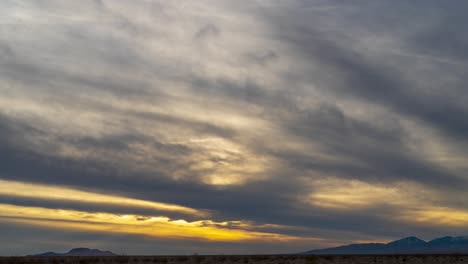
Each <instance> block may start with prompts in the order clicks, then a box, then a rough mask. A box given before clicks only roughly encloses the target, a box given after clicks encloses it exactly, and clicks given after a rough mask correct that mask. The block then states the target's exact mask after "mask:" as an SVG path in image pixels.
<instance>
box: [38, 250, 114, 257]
mask: <svg viewBox="0 0 468 264" xmlns="http://www.w3.org/2000/svg"><path fill="white" fill-rule="evenodd" d="M33 256H36V257H59V256H64V257H77V256H116V254H114V253H112V252H110V251H101V250H99V249H90V248H74V249H72V250H70V251H68V252H67V253H55V252H46V253H41V254H37V255H33Z"/></svg>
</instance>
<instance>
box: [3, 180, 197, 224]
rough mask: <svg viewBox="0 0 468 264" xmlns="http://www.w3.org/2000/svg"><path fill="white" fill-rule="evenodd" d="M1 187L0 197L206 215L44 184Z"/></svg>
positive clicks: (194, 210) (195, 211)
mask: <svg viewBox="0 0 468 264" xmlns="http://www.w3.org/2000/svg"><path fill="white" fill-rule="evenodd" d="M0 186H2V188H1V189H0V195H6V196H12V197H28V198H35V199H50V200H59V201H74V202H80V203H92V204H102V205H106V204H109V205H119V206H127V207H138V208H145V209H154V210H160V211H169V212H179V213H184V214H190V215H198V216H202V215H206V212H203V211H200V210H196V209H192V208H188V207H184V206H180V205H174V204H167V203H159V202H152V201H145V200H139V199H132V198H126V197H119V196H115V195H105V194H98V193H93V192H86V191H80V190H77V189H71V188H66V187H59V186H48V185H42V184H33V183H23V182H16V181H5V180H0Z"/></svg>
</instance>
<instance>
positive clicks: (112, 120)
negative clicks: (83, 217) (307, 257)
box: [0, 0, 468, 254]
mask: <svg viewBox="0 0 468 264" xmlns="http://www.w3.org/2000/svg"><path fill="white" fill-rule="evenodd" d="M0 6H1V7H2V9H3V10H6V11H0V15H2V14H3V15H4V16H3V17H4V18H2V20H1V21H0V23H1V25H2V26H1V27H2V28H1V29H0V30H1V31H2V32H3V33H5V34H2V36H3V37H0V58H3V59H2V62H0V160H1V161H0V178H1V179H6V180H10V181H24V182H31V183H41V184H50V185H54V186H66V187H70V188H76V189H80V190H86V191H92V192H97V193H100V192H102V193H108V194H114V195H120V196H124V197H132V198H137V199H145V200H150V201H158V202H166V203H174V204H178V205H183V206H188V207H191V208H197V209H203V210H205V209H206V210H209V211H210V212H211V213H212V215H211V219H213V220H214V221H227V220H243V221H251V222H253V223H255V224H257V225H262V224H272V225H280V226H285V227H284V228H280V227H277V226H276V227H271V226H270V227H267V228H264V229H263V231H265V230H267V231H269V232H277V233H281V234H287V235H296V236H300V237H302V238H304V239H307V238H317V237H320V238H323V241H322V242H310V243H311V244H310V245H304V244H303V243H306V242H303V241H298V242H288V243H283V244H281V243H277V242H275V243H265V244H263V245H260V244H261V243H257V244H255V247H258V252H251V249H250V248H251V247H250V245H248V246H245V244H242V243H236V242H232V243H225V242H219V243H217V244H215V247H214V246H213V244H212V243H210V242H197V241H176V240H174V241H170V242H168V243H167V244H165V242H164V241H153V240H151V241H150V242H151V243H153V242H154V243H156V244H155V245H158V250H160V251H158V252H153V250H154V248H153V247H150V246H142V245H145V244H146V243H148V241H149V240H148V238H145V237H140V236H131V237H129V236H120V235H117V234H115V235H114V234H112V235H111V234H101V233H98V232H97V233H93V232H90V233H89V234H88V233H87V234H85V235H83V236H80V235H79V233H76V232H75V231H70V236H69V237H66V236H61V235H60V234H58V233H57V232H55V231H54V232H53V235H52V236H51V239H50V241H49V242H50V243H48V244H47V245H46V247H53V248H48V249H45V247H43V248H36V247H33V246H32V245H30V244H27V243H24V244H23V245H24V246H23V247H16V248H9V249H4V251H0V254H24V253H35V252H28V248H29V249H31V250H37V251H41V250H42V251H48V250H58V251H60V250H62V251H65V250H67V249H66V248H63V247H62V246H60V245H56V244H54V243H52V239H57V241H64V243H63V244H66V245H71V244H73V241H74V240H76V241H79V242H83V243H91V242H90V241H91V240H93V239H92V238H94V237H99V243H98V245H96V247H103V248H105V249H112V250H115V251H117V252H119V248H122V247H123V246H122V245H124V244H125V243H128V241H132V245H133V244H134V245H138V246H135V247H133V248H129V252H127V253H135V254H136V253H139V254H142V253H167V254H170V253H174V254H175V253H193V252H191V251H194V252H199V253H266V252H278V251H281V252H283V250H282V249H284V250H287V251H298V252H299V251H301V250H306V249H309V248H308V247H319V246H323V245H330V244H333V243H340V242H351V241H352V240H372V239H391V238H398V237H399V236H405V235H409V233H411V235H412V234H416V235H420V236H422V237H432V236H436V235H444V234H446V233H451V234H452V233H457V232H463V225H462V224H457V223H455V224H454V225H446V226H444V225H443V224H440V223H426V222H417V221H416V220H417V219H413V221H410V220H408V219H403V220H402V219H397V218H394V216H395V215H405V214H407V213H408V211H409V210H410V209H414V204H415V203H417V204H420V207H421V208H423V209H424V208H426V209H425V210H427V211H430V210H435V209H434V208H435V207H437V208H446V209H447V208H448V209H450V210H455V211H458V212H467V208H468V204H467V203H466V201H461V200H460V198H458V197H460V195H461V194H463V190H464V189H465V187H466V185H467V178H466V176H465V175H464V171H465V169H466V166H465V165H464V164H465V163H466V162H464V161H465V160H466V158H468V153H467V152H466V150H465V147H466V131H468V122H467V121H466V119H465V118H464V117H465V116H466V113H467V111H468V109H467V107H466V100H467V98H468V97H467V96H466V93H465V92H464V89H465V88H464V84H465V83H466V77H465V74H466V73H465V71H466V65H467V63H468V61H466V51H465V49H464V48H463V47H465V46H466V41H467V39H468V38H467V34H466V33H464V31H463V30H462V28H461V27H462V25H463V24H464V21H465V20H466V19H465V18H464V16H463V14H462V13H461V12H462V10H465V9H464V8H463V7H464V6H465V4H463V3H456V2H453V3H444V5H443V6H441V4H440V3H439V2H436V1H415V2H411V3H407V2H403V1H392V2H391V3H384V2H374V1H357V2H353V3H348V2H346V3H344V2H341V1H289V2H288V3H273V2H271V1H258V2H251V3H249V4H247V3H245V4H233V3H229V2H228V1H216V2H213V1H209V0H207V1H201V2H198V3H185V4H184V3H179V2H177V3H176V2H171V3H168V2H164V1H153V2H138V3H133V2H132V3H130V2H128V1H122V2H119V3H110V2H107V1H81V2H80V3H78V2H77V3H73V4H71V3H70V4H63V3H61V2H57V1H41V2H38V3H30V4H25V5H20V4H19V3H16V2H15V1H11V2H8V3H2V4H0ZM3 7H4V8H3ZM8 11H16V13H15V12H8ZM78 11H79V12H78ZM10 14H16V15H10ZM200 14H204V15H203V17H202V16H200ZM333 181H336V182H338V183H339V184H343V186H348V185H346V184H348V183H350V182H351V183H353V182H358V183H359V184H360V185H359V184H357V185H356V186H358V187H360V188H363V189H362V190H353V189H350V190H348V192H350V193H353V192H356V191H357V192H359V191H360V192H363V193H364V195H370V197H368V204H366V205H362V206H361V205H356V204H354V205H352V204H351V205H349V206H350V207H352V206H355V208H354V209H353V210H343V208H339V207H333V206H330V205H328V206H321V205H320V204H318V203H314V202H317V201H314V200H311V198H310V197H314V196H313V195H314V194H322V193H323V192H324V190H326V191H327V192H331V193H333V191H336V192H339V191H340V190H341V189H340V188H339V187H340V186H335V185H333V184H332V183H334V182H333ZM323 182H325V183H326V184H331V186H332V187H333V188H334V189H333V188H332V187H330V188H332V189H331V191H330V190H329V189H324V188H325V187H324V186H328V185H326V184H325V185H324V184H323ZM330 182H331V183H330ZM413 185H414V186H418V187H417V188H416V187H411V186H413ZM350 186H353V185H350ZM362 186H364V187H362ZM381 186H385V187H386V188H388V189H391V190H395V194H393V195H394V196H399V195H401V196H402V197H398V199H394V200H400V199H401V200H404V199H407V200H408V201H407V203H404V204H393V203H391V202H388V200H386V199H383V201H380V200H379V199H378V198H381V197H372V195H374V196H375V195H376V192H375V191H373V190H374V189H375V190H377V191H380V190H381V189H379V188H381ZM402 186H403V187H405V186H410V187H408V189H405V188H402ZM356 188H357V187H356ZM366 188H368V189H366ZM372 188H374V189H372ZM411 188H413V189H411ZM424 195H429V196H431V198H430V199H425V200H424V199H420V196H424ZM358 198H359V197H358ZM373 198H374V200H373ZM394 198H395V197H394ZM0 204H14V205H19V206H38V207H45V208H54V209H72V210H82V211H88V212H100V211H103V212H110V213H115V214H124V213H132V214H136V215H141V219H146V218H145V217H147V216H148V215H153V214H155V213H157V214H159V213H160V212H154V211H151V210H145V209H135V208H128V207H126V206H103V205H100V204H95V205H89V204H85V203H80V202H65V201H56V200H47V199H42V200H37V201H35V200H33V199H30V198H24V197H23V198H18V197H11V196H0ZM161 214H162V212H161ZM165 216H170V217H174V218H178V217H181V218H182V217H183V218H184V219H186V220H188V221H192V220H193V221H195V220H200V219H197V217H192V216H183V215H177V214H173V215H167V214H165ZM415 218H416V217H415ZM0 222H3V221H2V220H1V219H0ZM5 224H6V222H5ZM8 225H9V226H11V228H12V229H14V230H20V228H24V226H23V225H22V226H21V227H20V225H19V224H11V223H10V222H9V223H8ZM2 227H3V224H2ZM27 228H28V229H31V230H32V231H31V233H30V234H26V233H18V234H17V235H15V234H14V233H12V232H8V235H5V237H4V238H2V239H3V240H4V241H7V240H12V241H22V240H24V239H25V238H27V237H28V236H29V237H30V236H31V234H32V235H34V234H37V235H38V236H39V235H41V234H44V233H47V232H49V231H47V230H46V229H45V228H44V229H42V228H38V227H27ZM257 228H258V227H257ZM258 230H259V231H261V230H262V229H261V228H258ZM343 234H344V235H343ZM461 235H462V234H461ZM197 243H201V244H197ZM301 243H302V244H301ZM140 246H142V247H140ZM159 246H160V247H159ZM259 246H261V248H260V247H259ZM213 248H215V249H214V250H213ZM296 248H297V249H298V250H295V249H296ZM163 249H164V250H163ZM210 250H213V251H210ZM130 251H131V252H130ZM163 251H164V252H163ZM224 251H226V252H224Z"/></svg>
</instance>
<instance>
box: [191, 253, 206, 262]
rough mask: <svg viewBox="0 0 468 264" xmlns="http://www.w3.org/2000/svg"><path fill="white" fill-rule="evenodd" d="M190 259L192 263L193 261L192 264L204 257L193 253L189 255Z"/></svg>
mask: <svg viewBox="0 0 468 264" xmlns="http://www.w3.org/2000/svg"><path fill="white" fill-rule="evenodd" d="M191 259H192V263H194V264H200V263H201V262H202V261H203V260H204V259H205V257H204V256H200V255H196V254H195V255H193V256H192V257H191Z"/></svg>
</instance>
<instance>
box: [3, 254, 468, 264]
mask: <svg viewBox="0 0 468 264" xmlns="http://www.w3.org/2000/svg"><path fill="white" fill-rule="evenodd" d="M125 263H128V264H153V263H154V264H218V263H220V264H221V263H226V264H249V263H250V264H254V263H255V264H257V263H258V264H321V263H323V264H333V263H334V264H369V263H380V264H394V263H395V264H396V263H404V264H436V263H437V264H459V263H465V264H468V255H368V256H362V255H361V256H357V255H354V256H352V255H334V256H332V255H320V256H317V255H308V256H304V255H257V256H224V255H222V256H201V255H193V256H111V257H2V258H0V264H125Z"/></svg>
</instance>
